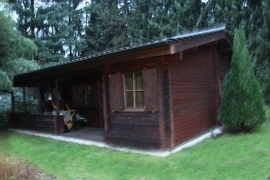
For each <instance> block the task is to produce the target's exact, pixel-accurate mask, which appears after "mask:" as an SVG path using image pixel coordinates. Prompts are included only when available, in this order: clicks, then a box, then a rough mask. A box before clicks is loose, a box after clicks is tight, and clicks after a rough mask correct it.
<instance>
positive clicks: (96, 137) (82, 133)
mask: <svg viewBox="0 0 270 180" xmlns="http://www.w3.org/2000/svg"><path fill="white" fill-rule="evenodd" d="M61 136H63V137H72V138H77V139H86V140H92V141H101V142H105V135H104V129H101V128H89V127H84V128H80V129H78V130H75V131H71V132H67V133H64V134H61Z"/></svg>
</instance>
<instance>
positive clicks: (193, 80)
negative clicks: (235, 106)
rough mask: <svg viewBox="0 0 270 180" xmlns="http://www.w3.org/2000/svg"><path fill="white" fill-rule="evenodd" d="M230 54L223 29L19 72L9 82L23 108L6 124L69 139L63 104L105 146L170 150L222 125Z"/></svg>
mask: <svg viewBox="0 0 270 180" xmlns="http://www.w3.org/2000/svg"><path fill="white" fill-rule="evenodd" d="M231 55H232V43H231V40H230V39H229V37H228V34H227V32H226V28H225V27H224V26H220V27H213V28H209V29H205V30H199V31H196V32H190V33H185V34H181V35H177V36H174V37H170V38H166V39H163V40H159V41H153V42H149V43H145V44H140V45H134V46H129V47H124V48H119V49H115V50H112V51H106V52H102V53H97V54H93V55H90V56H88V57H83V58H79V59H74V60H71V61H68V62H64V63H58V64H56V65H52V66H49V67H46V68H42V69H39V70H36V71H32V72H28V73H24V74H19V75H16V76H15V77H14V82H13V83H14V87H20V88H22V91H23V95H24V97H23V100H22V104H23V107H24V108H23V112H13V113H12V114H11V116H10V123H9V124H10V127H12V128H20V129H28V130H33V131H39V132H45V133H51V134H55V135H63V134H66V133H68V131H69V130H68V129H67V128H66V124H65V123H64V120H63V118H64V117H63V114H61V111H60V110H61V109H65V108H66V107H65V106H66V104H68V105H69V107H70V108H71V109H74V110H75V114H76V116H74V119H75V120H76V119H77V120H79V119H78V118H83V119H84V121H83V122H79V123H80V128H89V129H90V128H95V129H100V130H102V132H103V135H104V141H105V143H108V144H111V145H115V146H120V147H133V148H138V149H153V150H171V149H173V148H175V147H177V146H179V145H181V144H183V143H185V142H187V141H189V140H191V139H192V138H195V137H197V136H200V135H201V134H203V133H205V132H209V130H210V128H212V127H214V126H217V125H219V121H218V119H217V113H218V108H219V106H220V103H221V86H222V82H223V79H224V77H225V75H226V73H227V71H228V70H229V66H230V60H231ZM27 88H36V89H37V94H38V95H37V107H36V110H35V111H31V110H29V109H27V99H26V98H25V96H26V95H25V94H26V93H25V92H26V89H27ZM76 117H77V118H76ZM80 128H78V129H74V131H79V130H80ZM86 133H87V132H85V136H87V134H86Z"/></svg>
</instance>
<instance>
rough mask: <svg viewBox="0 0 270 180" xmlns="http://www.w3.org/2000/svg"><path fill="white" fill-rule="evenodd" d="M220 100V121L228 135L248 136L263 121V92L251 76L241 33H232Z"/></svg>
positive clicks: (238, 31) (245, 46)
mask: <svg viewBox="0 0 270 180" xmlns="http://www.w3.org/2000/svg"><path fill="white" fill-rule="evenodd" d="M222 98H223V101H222V104H221V107H220V109H219V120H220V122H221V123H222V124H223V125H224V127H225V130H227V131H228V132H231V133H240V132H251V131H254V130H255V129H256V128H258V127H259V126H260V125H261V124H262V123H263V122H264V121H265V120H266V114H265V106H264V100H263V93H262V89H261V87H260V84H259V82H258V81H257V79H256V77H255V75H254V71H253V68H252V64H251V57H250V54H249V52H248V49H247V45H246V40H245V34H244V31H243V30H242V29H237V30H236V31H235V37H234V40H233V55H232V60H231V68H230V71H229V72H228V74H227V75H226V78H225V81H224V86H223V94H222Z"/></svg>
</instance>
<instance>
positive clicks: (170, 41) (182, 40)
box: [14, 25, 232, 86]
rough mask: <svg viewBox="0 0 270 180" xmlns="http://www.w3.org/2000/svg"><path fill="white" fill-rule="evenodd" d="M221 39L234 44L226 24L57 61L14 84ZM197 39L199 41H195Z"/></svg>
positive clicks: (151, 55)
mask: <svg viewBox="0 0 270 180" xmlns="http://www.w3.org/2000/svg"><path fill="white" fill-rule="evenodd" d="M220 39H225V40H226V44H227V45H229V46H230V47H231V46H232V44H231V41H230V40H229V39H228V36H227V32H226V27H225V26H224V25H222V26H217V27H211V28H207V29H203V30H197V31H193V32H188V33H185V34H181V35H177V36H173V37H170V38H165V39H162V40H157V41H151V42H148V43H144V44H139V45H131V46H128V47H123V48H118V49H114V50H110V51H104V52H100V53H96V54H93V55H90V56H86V57H82V58H77V59H73V60H70V61H66V62H62V63H57V64H54V65H51V66H47V67H44V68H41V69H38V70H35V71H31V72H28V73H23V74H19V75H16V76H15V77H14V86H22V83H23V82H26V84H27V81H28V82H32V81H33V78H38V77H44V76H48V74H56V73H54V72H57V73H58V74H59V73H64V72H66V71H64V70H63V68H64V67H67V68H68V69H69V71H70V68H71V66H72V65H74V64H79V63H85V62H87V63H91V64H93V67H94V66H97V65H99V66H100V65H102V62H101V61H103V60H104V62H103V63H104V64H109V63H115V62H114V61H113V60H112V58H111V57H118V58H119V56H120V57H122V58H123V57H124V56H125V55H127V54H132V53H133V54H132V55H130V56H129V57H127V58H126V59H127V60H134V59H139V58H146V57H153V56H160V55H167V54H175V53H177V52H182V51H184V50H187V49H190V48H194V47H198V46H200V45H203V44H207V43H211V42H213V41H217V40H220ZM195 40H197V41H196V42H194V41H195ZM191 42H192V43H191ZM162 47H167V48H162ZM155 48H156V49H157V51H156V52H157V53H152V52H151V53H150V54H149V53H148V54H149V55H147V53H144V56H141V55H138V54H136V52H139V51H140V52H142V51H146V50H149V49H155ZM229 51H231V50H229ZM131 56H132V57H131ZM135 56H137V57H135ZM125 57H126V56H125ZM96 61H99V62H100V63H97V62H96ZM89 67H91V66H88V68H89ZM59 70H60V71H59ZM77 70H78V69H77ZM31 79H32V80H31Z"/></svg>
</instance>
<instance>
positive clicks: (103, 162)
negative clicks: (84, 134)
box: [0, 122, 270, 180]
mask: <svg viewBox="0 0 270 180" xmlns="http://www.w3.org/2000/svg"><path fill="white" fill-rule="evenodd" d="M1 154H2V155H11V156H15V157H18V158H23V159H25V160H26V161H27V162H29V163H31V164H34V165H37V166H38V168H40V169H42V170H44V171H45V172H46V173H48V174H53V175H54V176H55V177H56V179H59V180H62V179H63V180H69V179H70V180H74V179H79V180H82V179H87V180H89V179H101V180H106V179H112V180H113V179H116V180H122V179H123V180H129V179H131V180H143V179H145V180H152V179H161V180H165V179H166V180H170V179H184V180H185V179H191V180H193V179H200V180H202V179H207V180H208V179H218V180H219V179H222V180H224V179H230V180H231V179H234V180H235V179H245V180H248V179H250V180H254V179H256V180H260V179H262V180H266V179H267V178H268V177H269V176H270V122H267V123H265V124H264V126H263V127H262V128H260V129H259V130H258V131H256V132H255V133H253V134H243V135H223V136H221V137H219V138H216V139H208V140H206V141H204V142H202V143H200V144H198V145H196V146H194V147H191V148H188V149H184V150H183V151H181V152H179V153H176V154H173V155H171V156H169V157H165V158H164V157H153V156H149V155H140V154H132V153H123V152H118V151H115V150H109V149H105V148H98V147H93V146H84V145H78V144H73V143H66V142H60V141H55V140H51V139H46V138H40V137H35V136H29V135H21V134H15V133H14V134H9V135H1V136H0V155H1Z"/></svg>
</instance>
